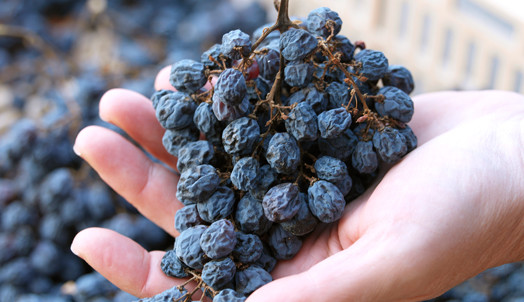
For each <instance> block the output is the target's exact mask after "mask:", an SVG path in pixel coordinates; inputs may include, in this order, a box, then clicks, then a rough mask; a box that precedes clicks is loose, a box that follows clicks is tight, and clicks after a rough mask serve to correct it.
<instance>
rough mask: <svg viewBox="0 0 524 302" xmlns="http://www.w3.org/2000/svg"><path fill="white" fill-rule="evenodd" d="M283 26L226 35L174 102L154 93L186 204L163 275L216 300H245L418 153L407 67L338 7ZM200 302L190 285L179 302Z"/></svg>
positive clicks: (178, 80)
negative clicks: (354, 32) (353, 30)
mask: <svg viewBox="0 0 524 302" xmlns="http://www.w3.org/2000/svg"><path fill="white" fill-rule="evenodd" d="M279 16H280V15H279ZM279 19H280V18H279ZM280 25H282V24H280ZM287 25H288V26H287V27H288V28H285V29H286V30H282V26H272V27H269V28H266V29H259V30H257V31H256V32H255V33H254V34H253V38H250V37H249V35H248V34H246V33H243V32H242V31H240V30H234V31H231V32H229V33H226V34H225V35H224V36H223V38H222V44H221V45H220V44H217V45H214V46H213V47H211V48H210V49H209V50H208V51H206V52H205V53H204V55H203V56H202V61H201V62H197V61H192V60H182V61H179V62H177V63H176V64H174V65H173V66H172V71H171V84H172V85H173V86H174V87H175V88H176V89H177V92H175V91H168V90H160V91H157V92H156V93H155V94H154V95H153V96H152V101H153V105H154V107H155V110H156V114H157V117H158V120H159V121H160V124H161V125H162V126H163V127H164V128H166V134H165V136H164V140H163V143H164V145H165V148H166V149H167V150H168V151H169V152H170V153H171V154H172V155H174V156H177V157H178V169H179V171H180V172H181V176H180V181H179V182H178V186H177V190H178V191H177V198H178V199H179V200H180V201H181V202H182V203H183V204H184V205H185V207H184V208H182V209H181V210H180V211H178V213H177V214H176V216H175V223H174V225H175V228H176V229H177V230H178V231H179V232H180V236H179V237H177V238H176V241H175V245H174V249H173V250H171V251H168V252H167V253H166V254H165V256H164V259H163V261H162V270H163V271H164V272H165V273H166V274H167V275H169V276H175V277H186V276H189V277H191V278H190V280H196V281H197V283H198V286H197V289H201V290H202V291H203V292H204V294H205V295H208V296H209V297H212V298H214V301H243V300H244V299H245V298H246V297H247V296H249V295H250V294H251V293H252V292H253V291H255V290H256V289H257V288H259V287H261V286H263V285H264V284H266V283H268V282H270V281H271V280H272V278H271V275H270V272H271V270H272V269H273V268H274V266H275V264H276V262H277V261H278V260H284V259H291V258H293V257H294V256H295V255H296V254H297V253H298V252H299V250H300V248H301V246H302V240H303V238H304V236H306V235H307V234H308V233H310V232H312V231H313V230H314V229H315V227H316V225H318V224H322V223H324V224H325V223H333V222H336V221H337V220H339V219H340V218H341V217H342V214H343V212H344V208H345V206H346V204H347V203H348V202H350V201H351V200H353V199H354V198H356V197H357V196H359V195H360V194H361V193H363V191H364V190H365V189H366V188H367V187H368V186H369V184H370V182H371V181H372V180H373V179H374V178H375V177H376V175H377V170H378V168H379V165H380V163H381V162H383V163H387V164H394V163H396V162H398V161H400V160H401V159H402V157H403V156H404V155H406V153H408V152H410V151H411V150H412V149H414V148H415V147H416V144H417V139H416V137H415V135H414V134H413V132H412V131H411V129H410V128H409V126H408V125H407V124H406V123H408V122H409V121H410V119H411V117H412V116H413V101H412V100H411V98H410V97H409V93H411V91H412V90H413V87H414V85H413V78H412V76H411V73H410V72H409V71H408V70H407V69H406V68H404V67H402V66H395V65H391V66H390V65H389V63H388V60H387V58H386V57H385V55H384V54H383V53H382V52H380V51H376V50H370V49H365V47H364V46H363V45H364V44H363V43H358V44H357V45H358V46H355V45H354V44H352V43H351V41H350V40H349V39H348V38H346V37H344V36H342V35H339V31H340V29H341V26H342V21H341V19H340V18H339V16H338V14H337V13H336V12H334V11H332V10H330V9H329V8H326V7H322V8H319V9H315V10H314V11H312V12H311V13H310V14H309V16H308V17H307V18H306V19H304V20H301V21H300V22H289V24H287ZM276 28H278V29H279V30H275V29H276ZM255 38H256V39H257V40H256V41H255ZM211 77H217V81H216V84H215V85H214V86H213V87H212V88H211V89H209V90H208V89H205V88H204V85H205V83H206V82H208V81H209V80H210V78H211ZM200 132H202V133H203V134H204V135H205V137H206V140H199V133H200ZM171 291H176V290H175V289H171ZM193 293H194V292H188V291H187V290H186V289H184V288H183V287H180V288H179V291H178V292H177V295H178V296H179V297H178V298H177V299H178V300H177V301H183V300H184V299H185V300H188V301H189V300H190V299H191V296H192V295H193ZM164 295H165V294H164ZM155 299H156V300H155ZM158 299H161V298H158ZM158 299H157V298H155V297H153V298H148V299H144V300H143V301H159V300H158ZM185 300H184V301H185ZM162 301H163V300H162Z"/></svg>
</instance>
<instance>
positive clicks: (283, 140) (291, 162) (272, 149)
mask: <svg viewBox="0 0 524 302" xmlns="http://www.w3.org/2000/svg"><path fill="white" fill-rule="evenodd" d="M266 160H267V161H268V163H269V165H271V168H273V169H275V171H277V173H281V174H292V173H294V172H295V171H296V170H297V168H298V164H299V163H300V147H299V146H298V143H297V141H296V140H295V138H294V137H293V136H291V135H290V134H289V133H287V132H280V133H275V135H273V137H272V138H271V140H270V141H269V146H268V148H267V152H266Z"/></svg>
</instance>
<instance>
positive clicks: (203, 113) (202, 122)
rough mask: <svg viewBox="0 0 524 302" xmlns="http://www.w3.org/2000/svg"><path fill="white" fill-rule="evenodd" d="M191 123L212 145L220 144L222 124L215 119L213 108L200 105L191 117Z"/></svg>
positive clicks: (207, 105)
mask: <svg viewBox="0 0 524 302" xmlns="http://www.w3.org/2000/svg"><path fill="white" fill-rule="evenodd" d="M193 123H194V124H195V126H196V127H197V128H198V130H200V131H201V132H202V133H204V135H205V136H206V140H208V141H209V142H210V143H212V144H213V145H221V144H222V130H223V126H222V123H220V121H219V120H218V119H217V117H216V116H215V113H214V112H213V107H212V105H211V104H209V103H205V102H204V103H200V105H198V107H197V108H196V110H195V113H194V115H193Z"/></svg>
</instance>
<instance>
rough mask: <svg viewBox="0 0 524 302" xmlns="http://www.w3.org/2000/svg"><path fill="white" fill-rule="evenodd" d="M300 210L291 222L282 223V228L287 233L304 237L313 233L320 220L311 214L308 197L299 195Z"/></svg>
mask: <svg viewBox="0 0 524 302" xmlns="http://www.w3.org/2000/svg"><path fill="white" fill-rule="evenodd" d="M299 197H300V208H299V210H298V212H297V214H296V215H295V216H293V218H291V220H286V221H282V222H281V223H280V226H281V227H282V228H283V229H284V230H286V231H287V232H289V233H291V234H293V235H295V236H304V235H306V234H308V233H311V232H312V231H313V230H314V229H315V227H316V226H317V224H318V220H317V219H316V218H315V217H314V216H313V214H311V211H310V210H309V206H308V202H307V195H306V194H305V193H302V192H301V193H299Z"/></svg>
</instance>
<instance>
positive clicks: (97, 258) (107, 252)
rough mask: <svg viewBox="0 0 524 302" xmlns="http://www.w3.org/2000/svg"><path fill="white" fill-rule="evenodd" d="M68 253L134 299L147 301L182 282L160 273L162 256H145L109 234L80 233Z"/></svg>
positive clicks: (139, 248)
mask: <svg viewBox="0 0 524 302" xmlns="http://www.w3.org/2000/svg"><path fill="white" fill-rule="evenodd" d="M71 251H73V253H74V254H76V255H77V256H79V257H80V258H82V259H84V260H85V261H86V262H87V263H88V264H89V265H90V266H91V267H93V268H94V269H95V270H97V271H98V272H99V273H100V274H102V275H103V276H104V277H105V278H106V279H108V280H109V281H110V282H111V283H113V284H114V285H116V286H117V287H119V288H120V289H122V290H124V291H126V292H128V293H130V294H132V295H134V296H135V297H150V296H153V295H155V294H158V293H160V292H162V291H164V290H166V289H169V288H171V287H173V286H175V285H178V284H181V283H182V282H183V280H182V279H176V278H172V277H168V276H167V275H166V274H164V272H162V270H161V268H160V262H161V260H162V257H163V255H164V252H161V251H153V252H147V251H146V250H145V249H144V248H143V247H142V246H140V245H139V244H138V243H136V242H134V241H133V240H131V239H129V238H127V237H125V236H123V235H121V234H119V233H117V232H114V231H112V230H108V229H102V228H89V229H85V230H83V231H81V232H80V233H78V234H77V235H76V236H75V238H74V239H73V243H72V244H71Z"/></svg>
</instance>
